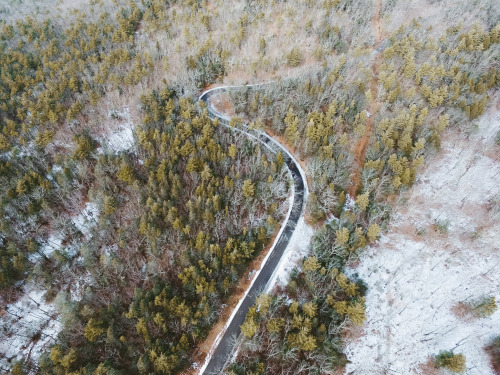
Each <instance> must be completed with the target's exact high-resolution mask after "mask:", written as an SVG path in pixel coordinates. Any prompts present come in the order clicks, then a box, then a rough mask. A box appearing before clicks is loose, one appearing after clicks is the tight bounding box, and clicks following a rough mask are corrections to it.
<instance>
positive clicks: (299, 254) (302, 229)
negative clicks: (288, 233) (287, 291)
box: [268, 216, 314, 291]
mask: <svg viewBox="0 0 500 375" xmlns="http://www.w3.org/2000/svg"><path fill="white" fill-rule="evenodd" d="M313 234H314V229H313V228H312V227H311V226H309V225H307V224H306V222H305V221H304V216H302V217H301V218H300V219H299V221H298V222H297V226H296V227H295V231H294V232H293V234H292V238H290V242H289V243H288V246H287V247H286V249H285V252H284V253H283V256H282V257H281V260H280V263H279V264H278V267H276V270H275V271H274V273H273V277H272V278H271V280H270V281H269V284H268V291H271V290H272V289H273V288H274V287H275V286H276V285H280V286H285V285H286V284H287V283H288V280H289V278H290V273H291V272H292V270H293V269H294V268H295V267H297V265H298V264H299V261H300V260H301V259H302V258H304V257H306V256H307V254H308V253H309V245H310V242H311V238H312V236H313Z"/></svg>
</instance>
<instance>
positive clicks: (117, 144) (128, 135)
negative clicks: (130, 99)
mask: <svg viewBox="0 0 500 375" xmlns="http://www.w3.org/2000/svg"><path fill="white" fill-rule="evenodd" d="M109 116H110V117H111V118H113V119H115V120H119V121H121V123H120V124H119V125H118V126H117V127H116V128H115V129H114V130H112V131H111V132H110V134H109V135H108V136H107V137H106V139H104V141H103V143H104V145H105V146H106V147H105V148H108V149H110V150H112V151H114V152H115V153H119V152H122V151H127V150H131V149H133V147H134V145H135V140H134V124H133V123H132V121H131V119H130V111H129V108H127V107H125V108H124V109H123V110H122V111H118V110H112V111H110V112H109Z"/></svg>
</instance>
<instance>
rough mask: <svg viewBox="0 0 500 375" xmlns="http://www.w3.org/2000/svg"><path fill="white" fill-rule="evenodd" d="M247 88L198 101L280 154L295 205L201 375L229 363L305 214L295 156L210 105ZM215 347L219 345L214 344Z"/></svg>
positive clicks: (304, 186)
mask: <svg viewBox="0 0 500 375" xmlns="http://www.w3.org/2000/svg"><path fill="white" fill-rule="evenodd" d="M252 86H259V85H247V86H246V87H252ZM242 87H244V86H224V87H217V88H213V89H210V90H207V91H205V92H204V93H202V94H201V96H200V98H199V100H201V101H203V102H205V103H206V106H207V110H208V112H209V115H210V117H211V118H212V119H215V118H217V119H218V120H219V123H220V124H221V125H223V126H226V127H228V128H230V129H232V130H234V131H239V132H242V133H245V134H246V135H247V136H248V137H250V138H253V139H256V140H257V141H259V142H261V143H262V144H263V145H264V146H265V147H267V148H268V149H269V150H271V151H272V152H273V153H274V154H277V153H278V152H279V151H281V153H282V155H283V157H284V161H285V164H286V167H287V168H288V170H289V172H290V174H291V176H292V177H293V180H294V183H295V184H294V193H293V204H292V208H291V210H290V211H289V215H288V216H287V218H286V219H285V222H283V224H282V226H281V230H280V233H279V235H278V236H277V237H276V239H275V241H274V243H273V246H272V247H271V250H270V253H269V254H268V256H267V257H266V258H265V260H264V262H265V264H264V266H262V268H261V270H260V273H259V274H258V275H257V277H256V278H255V280H253V283H252V284H251V285H250V287H249V290H247V293H246V295H245V297H244V299H243V301H242V302H241V303H240V304H239V306H238V307H236V309H237V311H236V312H233V314H232V315H231V318H229V320H230V322H228V323H226V330H225V332H224V333H223V336H222V337H221V338H220V340H219V341H218V346H217V348H216V349H215V351H214V352H213V353H212V355H211V357H210V358H209V361H208V363H205V365H204V367H203V368H202V369H201V371H200V374H206V375H211V374H220V373H221V372H222V369H223V368H224V365H225V364H226V363H227V361H228V359H229V357H230V355H231V353H232V351H233V349H234V347H233V346H234V343H235V342H237V341H236V340H235V339H236V338H237V337H238V336H239V335H240V333H241V330H240V326H241V325H242V324H243V322H244V321H245V317H246V315H247V312H248V310H249V308H250V307H251V306H252V305H253V304H254V303H255V299H256V297H257V296H258V295H259V294H260V293H262V291H264V290H265V289H266V288H267V287H268V284H269V281H270V280H271V278H272V276H273V274H274V272H275V270H276V268H277V266H278V264H279V262H280V260H281V257H282V256H283V252H284V251H285V249H286V247H287V246H288V243H289V241H290V238H291V237H292V234H293V231H294V230H295V227H296V225H297V221H298V220H299V218H300V217H301V216H302V214H303V210H304V192H307V182H306V181H307V180H306V177H305V175H304V173H303V171H302V170H301V169H300V166H299V164H298V162H297V161H296V160H295V159H294V158H293V156H292V155H291V154H290V153H289V152H288V151H287V150H286V149H285V148H284V147H283V146H282V145H281V144H280V143H278V142H276V141H275V140H274V139H273V138H271V137H270V136H269V135H268V134H267V133H265V132H262V131H258V130H255V129H250V128H249V127H248V126H247V125H244V124H243V125H239V126H238V127H233V126H230V125H229V121H230V120H231V119H230V118H229V117H227V116H225V115H224V114H222V113H219V112H217V111H216V110H215V108H214V107H213V106H212V105H211V102H210V98H211V97H212V96H215V95H218V94H220V93H223V92H227V91H228V90H229V89H231V88H242ZM214 345H217V343H216V344H214Z"/></svg>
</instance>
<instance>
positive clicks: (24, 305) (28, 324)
mask: <svg viewBox="0 0 500 375" xmlns="http://www.w3.org/2000/svg"><path fill="white" fill-rule="evenodd" d="M97 218H98V207H97V205H96V204H95V203H93V202H87V203H86V205H85V207H84V208H83V210H82V211H81V212H80V213H79V214H77V215H74V216H72V217H71V220H72V221H73V223H74V224H75V226H76V228H77V229H78V230H80V231H81V232H82V233H83V235H84V236H85V238H86V239H88V238H89V237H90V236H91V235H92V234H91V228H92V227H93V226H95V224H96V223H97ZM62 242H63V235H62V233H60V232H55V233H52V234H51V235H50V236H49V238H48V241H47V243H46V244H44V245H43V246H42V252H43V253H44V254H45V256H47V257H51V256H52V255H53V253H54V251H55V250H62V249H63V248H65V250H66V251H76V250H77V248H74V246H72V245H68V246H66V247H65V246H63V245H62ZM82 287H83V284H82V283H81V282H80V281H79V280H76V282H75V284H74V286H73V287H72V290H71V292H72V293H71V294H72V296H73V297H74V298H75V299H78V296H79V295H80V294H81V289H82ZM43 294H44V291H43V290H40V289H38V287H37V286H36V285H34V284H33V283H27V284H26V285H25V286H23V292H22V296H21V297H19V298H18V299H17V301H16V302H13V303H8V302H9V301H4V300H3V299H0V302H1V306H0V373H3V372H6V371H7V369H9V366H10V365H9V362H11V361H12V359H14V360H20V359H21V358H23V357H24V359H28V358H31V359H35V360H36V359H37V358H38V357H39V356H40V354H42V353H43V352H44V351H46V350H48V349H49V348H50V345H52V344H53V343H54V341H55V338H56V336H57V334H58V333H59V331H60V330H61V328H62V326H61V324H60V323H59V321H58V320H57V309H56V307H55V306H54V303H46V302H45V301H44V300H43ZM80 298H81V297H80Z"/></svg>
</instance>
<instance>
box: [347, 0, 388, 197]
mask: <svg viewBox="0 0 500 375" xmlns="http://www.w3.org/2000/svg"><path fill="white" fill-rule="evenodd" d="M381 8H382V1H381V0H376V3H375V9H374V13H373V18H372V25H373V32H374V35H375V43H374V45H373V50H374V51H376V48H377V47H378V46H379V44H380V42H381V41H382V33H381V30H380V9H381ZM381 57H382V56H381V54H380V53H377V55H376V57H375V61H374V62H373V65H372V79H371V81H370V91H371V94H372V100H371V102H370V106H369V110H368V112H370V117H368V120H367V121H366V129H365V134H364V135H363V136H362V137H361V138H360V139H358V141H357V142H356V145H355V146H354V168H353V171H352V173H351V186H350V187H349V189H348V193H349V195H350V196H351V197H356V191H357V190H358V188H359V183H360V178H361V172H362V170H363V166H364V164H365V157H366V149H367V148H368V145H369V143H370V136H371V133H372V128H373V119H374V118H375V114H376V113H377V111H378V108H379V105H380V103H379V102H378V100H377V99H378V98H377V96H378V67H379V65H380V60H381Z"/></svg>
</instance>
